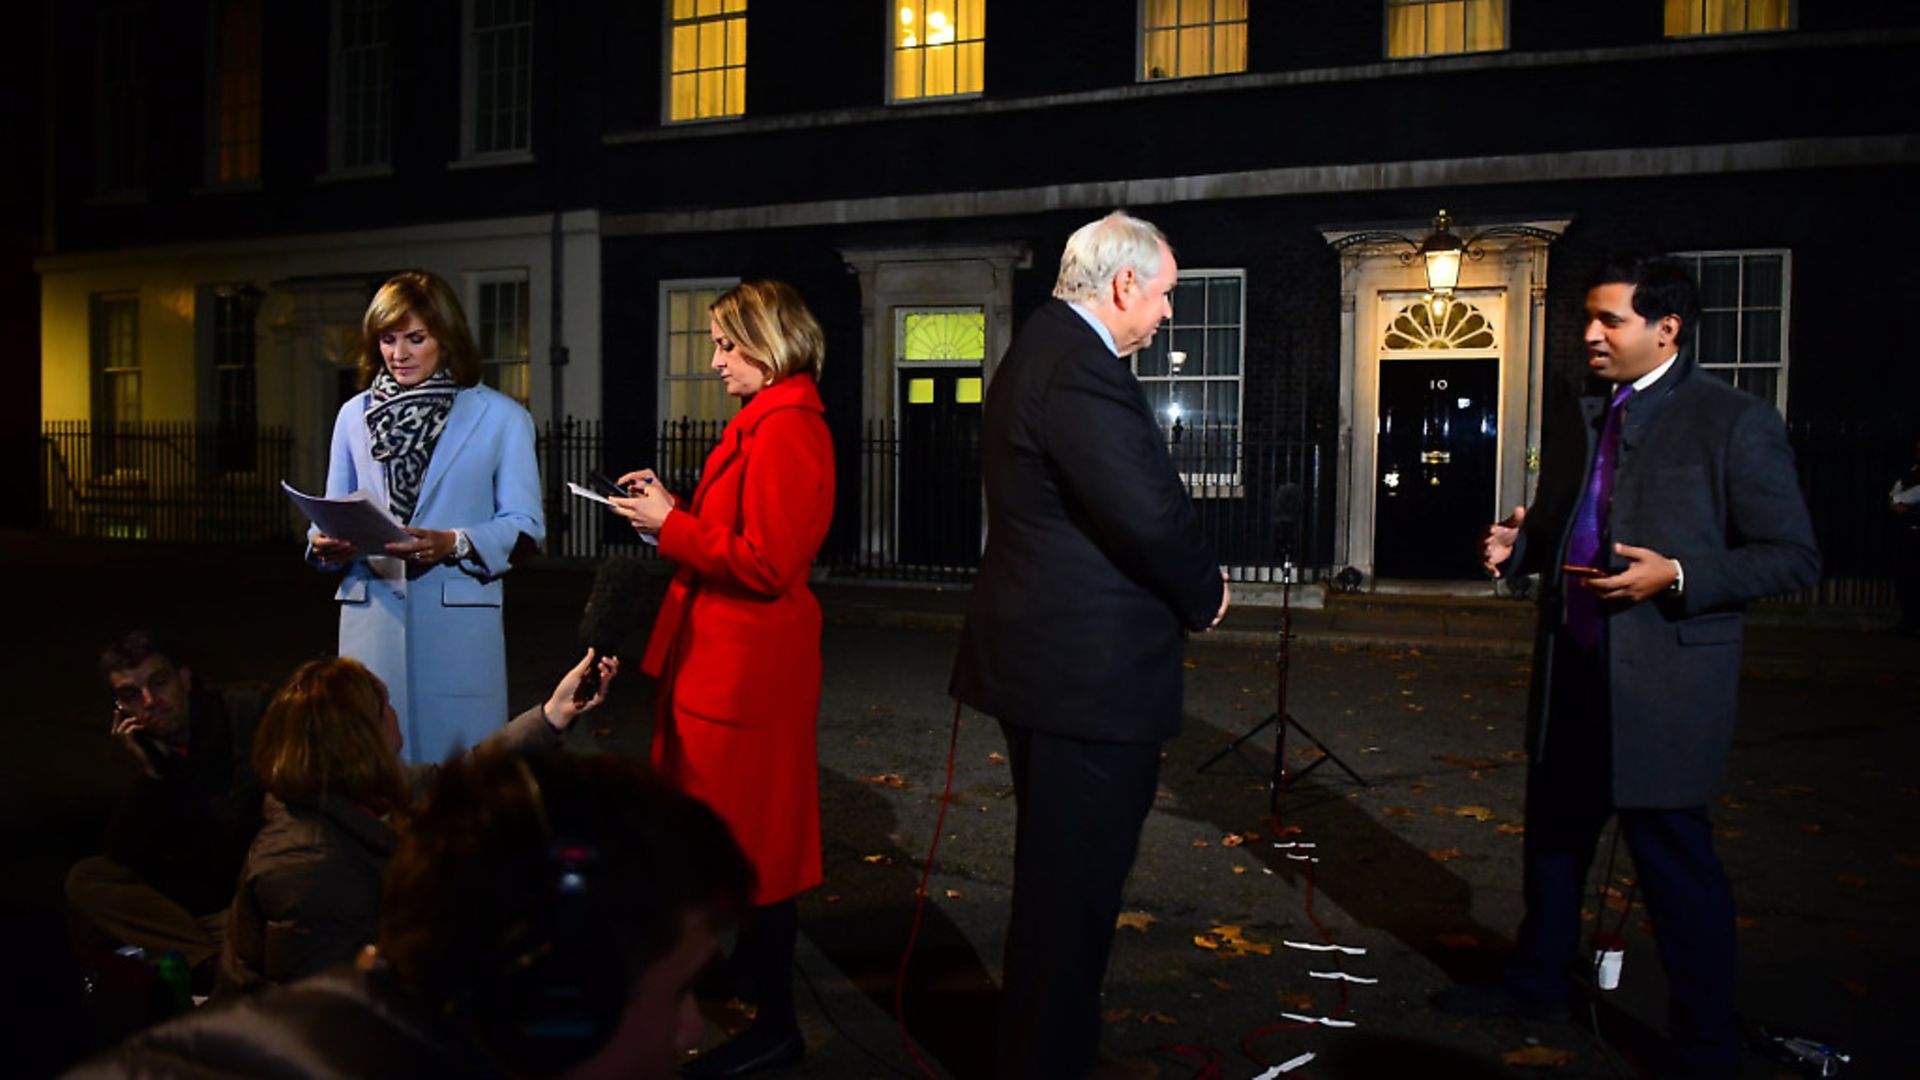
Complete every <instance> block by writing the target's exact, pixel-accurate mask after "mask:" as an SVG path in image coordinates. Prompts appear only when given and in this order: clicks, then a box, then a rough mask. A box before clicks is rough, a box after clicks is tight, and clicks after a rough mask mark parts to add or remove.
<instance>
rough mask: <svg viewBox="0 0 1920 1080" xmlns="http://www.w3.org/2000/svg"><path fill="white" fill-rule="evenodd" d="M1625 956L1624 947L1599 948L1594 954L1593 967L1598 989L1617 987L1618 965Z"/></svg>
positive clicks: (1614, 988) (1618, 985)
mask: <svg viewBox="0 0 1920 1080" xmlns="http://www.w3.org/2000/svg"><path fill="white" fill-rule="evenodd" d="M1626 958H1627V953H1626V950H1625V949H1600V950H1598V951H1597V952H1596V953H1595V954H1594V968H1595V969H1596V979H1597V981H1598V983H1599V986H1600V989H1602V990H1617V989H1619V987H1620V965H1621V964H1622V963H1623V962H1624V961H1625V960H1626Z"/></svg>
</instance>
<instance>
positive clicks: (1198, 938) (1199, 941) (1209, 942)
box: [1193, 934, 1220, 949]
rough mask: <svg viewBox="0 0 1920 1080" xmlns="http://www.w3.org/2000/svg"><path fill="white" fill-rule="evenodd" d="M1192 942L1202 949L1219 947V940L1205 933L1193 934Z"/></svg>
mask: <svg viewBox="0 0 1920 1080" xmlns="http://www.w3.org/2000/svg"><path fill="white" fill-rule="evenodd" d="M1193 943H1194V944H1195V945H1198V946H1199V947H1200V948H1202V949H1218V948H1219V947H1220V943H1219V942H1217V941H1215V940H1213V939H1212V938H1210V937H1208V936H1207V935H1205V934H1195V935H1193Z"/></svg>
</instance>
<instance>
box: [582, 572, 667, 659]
mask: <svg viewBox="0 0 1920 1080" xmlns="http://www.w3.org/2000/svg"><path fill="white" fill-rule="evenodd" d="M652 577H653V575H652V574H650V573H648V572H647V565H646V562H645V561H644V560H642V559H640V558H637V557H635V556H632V555H612V556H609V557H608V558H607V559H605V560H604V561H602V562H601V563H600V568H599V569H598V570H595V571H594V574H593V592H591V593H589V594H588V595H587V607H586V610H584V611H582V612H581V613H580V647H581V649H583V650H584V649H587V648H589V647H591V648H592V649H593V650H594V651H595V652H597V653H599V654H600V655H601V656H608V655H613V654H616V653H618V652H619V650H620V643H621V642H622V641H623V640H625V638H626V636H627V631H628V630H630V629H632V627H633V624H634V622H635V621H636V620H637V619H638V617H639V614H640V608H641V607H642V606H643V605H642V603H641V601H642V599H643V598H644V597H645V595H646V592H647V588H648V585H649V584H650V582H651V579H652Z"/></svg>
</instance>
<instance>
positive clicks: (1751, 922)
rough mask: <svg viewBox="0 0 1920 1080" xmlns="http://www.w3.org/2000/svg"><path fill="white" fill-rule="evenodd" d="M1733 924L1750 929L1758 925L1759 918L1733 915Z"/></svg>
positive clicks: (1743, 928)
mask: <svg viewBox="0 0 1920 1080" xmlns="http://www.w3.org/2000/svg"><path fill="white" fill-rule="evenodd" d="M1733 925H1735V926H1737V927H1739V928H1740V929H1742V930H1752V929H1754V928H1756V927H1758V926H1759V925H1760V920H1759V919H1756V918H1754V917H1753V916H1751V915H1735V916H1734V917H1733Z"/></svg>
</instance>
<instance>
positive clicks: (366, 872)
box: [215, 650, 619, 997]
mask: <svg viewBox="0 0 1920 1080" xmlns="http://www.w3.org/2000/svg"><path fill="white" fill-rule="evenodd" d="M596 664H597V665H598V666H599V669H600V673H601V683H600V689H599V690H598V692H596V693H595V694H594V695H593V696H592V697H591V698H588V699H587V700H585V701H582V702H576V701H575V700H574V691H575V689H576V688H577V687H578V686H579V685H580V680H581V679H582V678H583V677H584V676H585V675H586V674H587V672H588V670H589V668H591V667H593V666H595V665H596ZM618 670H619V660H618V659H617V658H615V657H598V658H596V657H595V655H594V653H593V651H592V650H588V652H587V655H586V656H585V657H583V658H582V659H581V661H580V662H579V663H578V664H576V665H574V667H573V670H571V671H569V672H567V674H566V675H565V676H564V677H563V678H561V680H560V683H559V685H557V686H555V687H554V688H553V693H552V695H551V696H549V697H548V698H547V701H546V703H545V704H544V705H541V706H536V707H534V708H531V709H528V710H527V711H526V712H524V713H521V714H520V715H519V716H517V717H515V718H514V719H513V720H512V721H510V722H509V723H508V724H507V725H506V726H505V727H503V728H501V729H500V730H498V731H497V732H495V733H494V735H493V736H492V737H491V738H489V739H488V740H487V741H486V742H485V743H484V744H483V745H486V746H489V747H500V748H507V749H512V750H528V749H535V748H539V747H547V746H557V745H559V744H560V743H561V742H562V740H564V739H565V738H566V735H567V732H568V730H569V729H571V728H572V726H573V723H574V721H575V720H577V719H578V718H579V717H580V715H581V714H582V713H585V712H587V711H589V710H591V709H593V708H594V707H596V706H598V705H599V704H600V702H601V701H603V700H605V698H606V692H607V685H608V684H609V683H610V682H611V681H612V679H613V676H614V675H615V673H616V672H617V671H618ZM401 744H402V736H401V733H400V725H399V722H398V719H397V718H396V716H395V713H394V708H393V705H392V703H391V702H390V701H389V700H388V698H387V688H386V685H385V684H384V683H382V682H381V681H380V679H379V677H378V676H376V675H374V674H373V673H372V672H370V671H368V670H367V668H366V667H365V665H363V664H361V663H360V662H359V661H357V660H354V659H351V658H348V657H337V658H333V659H328V660H314V661H311V662H309V663H306V664H303V665H301V667H300V668H299V669H298V670H297V671H295V672H294V673H293V677H292V678H290V679H288V680H287V684H286V686H284V687H282V688H281V690H280V692H279V694H277V695H276V696H275V697H274V699H273V703H272V704H270V705H269V706H268V707H267V712H266V716H265V717H264V718H263V719H262V720H261V722H260V729H259V732H258V734H257V735H256V736H255V737H254V743H253V768H254V771H255V773H256V774H258V776H259V778H260V785H261V787H262V788H264V789H265V791H266V799H265V802H264V807H263V815H264V818H265V822H264V824H263V825H262V826H261V829H260V832H259V834H258V835H257V836H256V837H255V838H254V841H253V846H252V847H251V848H250V849H249V850H248V852H247V859H246V863H245V865H244V866H243V867H242V868H241V871H240V881H239V886H238V888H237V889H236V890H235V894H234V899H233V906H232V908H231V910H230V913H229V915H228V918H227V938H226V944H225V946H224V947H223V948H222V950H221V953H220V962H219V971H218V982H217V984H216V986H215V995H216V996H217V997H226V996H231V995H234V994H237V993H242V992H248V991H253V990H258V989H261V988H264V987H267V986H272V985H278V984H282V983H287V982H291V981H293V980H295V979H299V978H301V977H303V976H306V975H310V974H313V973H314V972H317V971H320V970H322V969H324V968H326V967H329V966H331V965H334V964H338V963H344V962H346V961H348V960H352V959H353V958H354V956H355V955H356V954H357V953H358V952H359V951H360V949H361V947H362V946H364V945H366V944H367V943H368V942H371V941H373V940H374V939H375V937H377V936H378V932H379V912H380V888H381V882H382V880H383V878H384V877H385V875H386V869H387V862H388V860H389V859H390V858H391V857H392V856H393V851H394V847H395V844H396V843H397V836H396V831H395V818H396V815H403V814H404V813H405V812H406V810H407V809H408V807H409V806H410V805H412V803H413V802H414V800H415V798H416V797H417V796H418V795H419V794H420V793H421V792H424V791H425V790H426V788H427V787H428V785H429V784H431V782H432V780H433V777H434V775H435V774H436V773H438V772H439V769H440V767H439V766H438V765H406V764H404V763H402V761H401V760H400V749H401Z"/></svg>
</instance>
